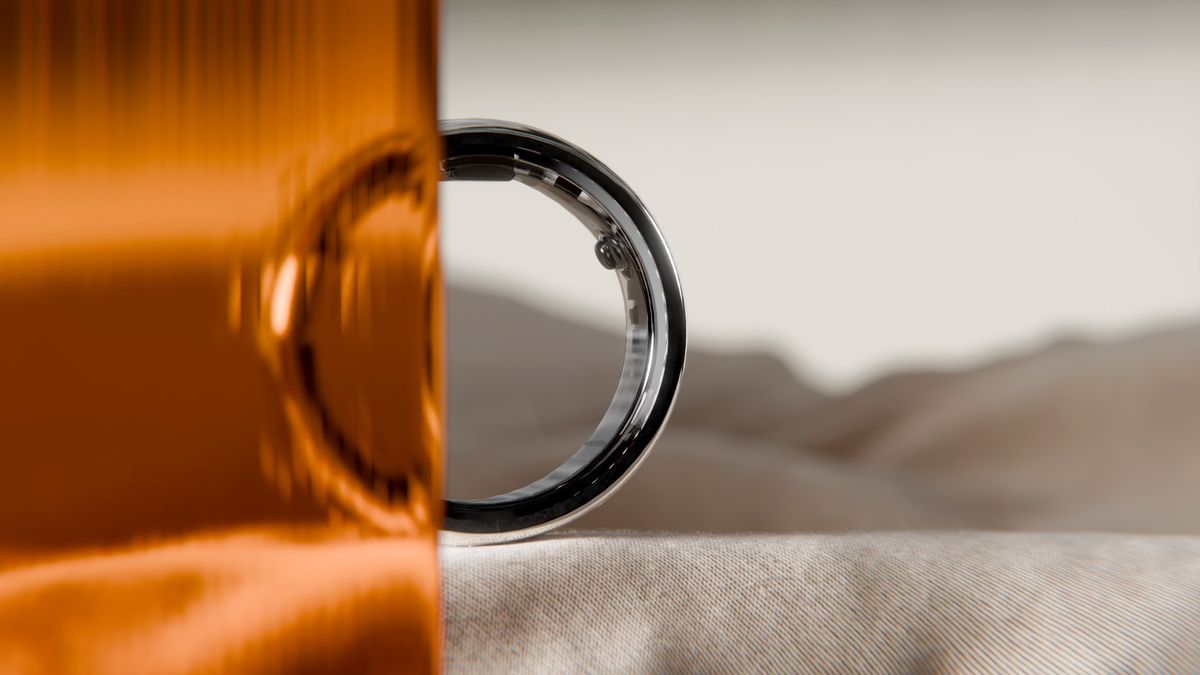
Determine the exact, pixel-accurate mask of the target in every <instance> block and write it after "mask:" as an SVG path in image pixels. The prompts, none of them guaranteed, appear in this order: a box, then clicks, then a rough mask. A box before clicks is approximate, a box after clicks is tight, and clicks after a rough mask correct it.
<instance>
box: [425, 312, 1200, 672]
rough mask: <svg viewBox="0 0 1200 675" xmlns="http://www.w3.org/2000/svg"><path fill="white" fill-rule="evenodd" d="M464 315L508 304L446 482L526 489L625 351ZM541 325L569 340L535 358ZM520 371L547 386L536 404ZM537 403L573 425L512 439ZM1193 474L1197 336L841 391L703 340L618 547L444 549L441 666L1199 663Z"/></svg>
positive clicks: (561, 330) (781, 668) (624, 507)
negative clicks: (589, 385)
mask: <svg viewBox="0 0 1200 675" xmlns="http://www.w3.org/2000/svg"><path fill="white" fill-rule="evenodd" d="M452 299H453V300H454V301H455V302H452V304H451V310H452V312H453V311H454V310H455V308H456V306H457V310H458V312H459V315H458V317H457V319H458V322H459V325H462V324H463V323H466V322H468V321H469V320H470V318H471V317H472V316H482V315H486V314H487V312H489V311H491V312H494V313H495V316H494V317H493V318H494V319H495V320H493V321H492V322H491V323H490V324H489V330H490V331H491V334H492V335H494V336H495V337H496V339H495V340H494V341H492V342H491V343H489V345H488V347H487V350H485V351H482V352H481V353H480V354H478V355H477V356H475V357H474V358H473V357H472V354H471V353H470V352H469V351H468V350H467V349H466V348H465V347H466V346H467V345H462V346H460V347H459V348H458V349H456V350H452V353H456V354H459V355H460V357H462V358H465V359H466V363H463V364H460V365H461V366H462V369H461V371H460V376H461V377H462V378H463V379H462V380H460V381H458V382H455V381H454V379H453V378H452V381H451V385H452V386H451V391H454V390H455V389H456V388H457V389H459V390H463V389H465V388H467V387H470V390H469V397H468V398H466V399H460V400H459V401H458V403H459V408H458V409H459V411H460V415H459V417H458V418H457V419H458V421H459V422H460V423H461V424H462V426H458V427H456V426H455V425H454V423H455V420H454V419H452V421H451V422H452V423H451V434H452V439H453V435H454V433H455V432H456V429H458V430H461V429H463V428H464V427H465V428H467V429H469V430H470V432H471V433H472V434H473V438H472V439H470V440H474V441H476V442H474V443H458V444H452V445H453V446H454V447H455V450H456V452H458V453H459V454H458V455H457V456H454V455H452V457H451V460H452V462H451V463H452V466H451V471H450V477H451V482H452V485H453V484H454V483H456V482H457V483H458V489H459V490H460V491H461V492H463V493H466V494H480V493H482V492H485V491H486V489H487V487H488V486H490V485H491V484H492V483H494V482H495V481H496V480H497V479H498V478H499V479H506V480H509V481H510V484H509V485H508V486H509V487H511V486H512V483H511V482H515V481H518V479H519V478H522V477H524V478H528V477H529V476H530V475H532V474H533V473H536V471H537V470H538V469H541V468H545V467H547V466H548V465H552V464H553V462H554V461H555V460H556V459H557V458H561V457H562V456H563V453H564V448H570V447H572V444H573V443H574V444H577V443H578V442H579V440H581V439H583V438H585V437H586V436H587V434H588V432H589V431H590V425H591V424H594V422H595V419H596V417H597V413H596V411H597V410H599V409H602V406H603V405H604V395H605V394H606V393H607V392H604V391H603V390H600V391H597V392H594V393H593V392H591V391H590V390H584V389H583V388H582V387H579V386H578V385H577V383H578V382H581V381H582V382H587V381H590V380H591V379H594V378H596V377H599V375H597V374H596V373H597V372H600V373H603V372H609V370H611V372H615V368H616V366H615V365H613V364H612V363H605V362H604V361H603V359H602V358H601V356H600V355H603V356H607V355H608V354H610V353H611V351H612V350H611V345H612V342H611V341H606V340H605V336H604V335H602V334H599V333H596V332H594V331H590V330H587V329H584V328H581V327H578V326H570V325H567V324H562V323H555V322H548V321H546V320H545V319H544V317H538V316H537V315H533V314H530V313H528V312H527V311H525V310H523V309H522V308H520V307H519V306H516V305H500V304H497V303H496V302H495V301H493V300H488V299H486V298H483V297H475V296H463V295H461V294H460V295H459V296H456V297H454V298H452ZM502 317H503V318H505V320H501V318H502ZM453 318H454V317H453V315H452V319H453ZM452 327H453V326H452ZM522 329H523V330H526V331H536V332H537V333H538V334H540V335H544V336H546V338H547V339H546V344H553V345H567V347H557V348H554V349H540V350H536V351H535V350H530V349H528V348H527V347H526V346H525V343H524V342H523V341H522V340H521V339H519V335H520V334H521V333H520V331H521V330H522ZM454 335H455V333H454V332H453V331H452V332H451V336H452V340H453V339H454ZM617 346H618V348H619V344H618V345H617ZM580 353H583V354H589V355H597V356H593V357H592V358H589V359H585V360H581V359H579V357H578V354H580ZM618 354H619V349H618ZM487 364H491V370H490V371H489V370H488V369H487V367H486V366H487ZM451 365H452V366H453V365H454V364H453V363H452V364H451ZM604 369H609V370H604ZM481 373H484V374H490V375H491V376H492V377H491V379H488V378H486V377H485V378H481V377H480V374H481ZM522 373H526V374H535V375H528V376H527V377H529V378H530V379H534V378H536V383H537V385H538V386H537V387H533V388H530V387H514V385H513V382H514V381H519V380H518V379H516V378H515V377H514V374H522ZM454 374H455V372H454V370H453V369H452V376H453V375H454ZM468 375H470V376H471V379H470V380H469V381H468V380H467V379H466V377H467V376H468ZM514 389H516V390H518V391H519V392H521V393H522V394H523V395H525V396H527V397H528V398H527V399H521V398H520V397H518V396H516V395H515V394H514ZM572 391H578V392H579V393H578V394H577V395H571V396H564V395H563V392H572ZM497 408H501V409H504V410H505V411H507V412H506V413H505V414H502V415H493V416H489V415H488V411H494V410H496V409H497ZM528 410H545V411H553V412H552V414H551V415H550V416H548V417H546V418H544V424H543V425H541V426H540V427H536V428H534V429H533V430H532V431H530V430H529V429H528V428H527V427H528V425H526V428H523V429H517V428H515V425H516V422H515V421H514V420H521V419H527V418H528V415H527V414H526V415H524V416H522V415H521V412H522V411H528ZM452 412H453V409H452ZM473 450H474V452H472V451H473ZM1198 482H1200V330H1198V329H1196V328H1179V329H1176V330H1167V331H1160V332H1158V333H1155V334H1149V335H1145V336H1142V337H1137V338H1133V339H1128V340H1123V341H1116V342H1111V343H1104V344H1094V343H1087V342H1082V341H1071V342H1062V343H1060V344H1057V345H1055V346H1053V347H1052V348H1049V349H1044V350H1038V351H1034V352H1031V353H1027V354H1015V355H1012V356H1010V357H1008V358H1005V359H1001V360H998V361H996V362H994V363H991V364H988V365H985V366H983V367H979V368H974V369H970V370H963V371H958V372H908V373H900V374H897V375H895V376H893V377H889V378H886V379H884V380H881V381H879V382H877V383H875V384H872V385H870V386H867V387H864V388H863V389H861V390H859V391H856V392H852V393H850V394H847V395H844V396H824V395H822V394H821V393H819V392H817V391H814V390H813V389H812V388H810V387H808V386H806V385H805V384H804V382H803V381H802V380H801V379H799V378H797V377H795V376H793V375H792V374H791V373H789V372H788V370H787V369H786V368H784V367H783V366H782V364H781V363H780V362H778V361H777V360H775V359H773V358H771V357H769V356H765V355H741V356H729V355H724V356H723V355H716V354H711V353H706V352H704V351H694V352H693V353H692V355H691V360H690V363H689V366H688V372H687V375H686V379H685V385H684V389H683V392H682V395H681V398H680V401H679V404H678V406H677V408H676V411H675V415H674V417H673V418H672V421H671V425H670V427H669V430H668V431H667V433H666V434H665V435H664V436H663V438H662V440H661V441H660V443H659V445H658V446H657V447H656V448H655V450H654V452H653V453H652V455H651V457H650V458H649V460H648V461H647V462H646V464H645V465H644V467H643V468H642V469H641V470H640V471H639V473H638V474H637V475H636V476H635V477H634V478H633V479H632V480H631V481H630V482H629V483H628V484H627V485H626V487H625V488H623V489H622V491H621V492H620V493H619V494H617V495H616V496H615V497H614V498H613V499H612V500H611V501H610V502H609V503H607V504H605V505H604V506H603V507H602V508H600V509H598V510H597V511H595V512H593V513H592V514H589V515H588V516H587V517H586V518H584V519H583V520H582V521H580V526H581V527H584V528H613V529H614V530H624V532H620V531H618V532H612V531H610V532H608V533H603V532H591V533H587V534H569V533H568V534H561V535H557V536H554V537H552V538H549V539H546V540H542V541H535V542H526V543H521V544H514V545H506V546H499V547H491V548H483V549H471V550H446V551H444V552H443V561H444V588H445V604H446V636H447V642H446V644H447V649H446V657H447V659H448V661H447V663H448V667H449V670H450V671H451V672H462V673H479V672H613V673H625V672H728V673H733V672H738V673H740V672H881V673H890V672H998V673H1008V672H1037V673H1044V672H1099V673H1107V672H1150V673H1156V672H1200V536H1197V535H1200V489H1197V487H1196V486H1197V483H1198ZM629 530H642V531H645V530H660V531H661V530H671V531H675V532H685V533H686V532H690V533H693V534H635V533H630V532H628V531H629ZM997 530H1004V531H1007V532H997ZM745 532H765V533H777V534H764V535H747V534H741V533H745ZM712 533H725V534H712ZM1162 535H1175V536H1162Z"/></svg>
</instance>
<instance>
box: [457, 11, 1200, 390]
mask: <svg viewBox="0 0 1200 675" xmlns="http://www.w3.org/2000/svg"><path fill="white" fill-rule="evenodd" d="M958 5H963V6H958ZM1043 5H1046V6H1043ZM442 116H443V117H497V118H506V119H513V120H518V121H521V122H525V123H529V124H532V125H535V126H539V127H542V128H545V129H547V130H550V131H552V132H554V133H557V134H559V135H561V136H564V137H565V138H568V139H569V140H572V141H574V142H576V143H578V144H579V145H581V146H583V147H584V148H586V149H588V150H589V151H591V152H592V153H594V154H596V155H597V156H599V157H600V158H601V159H602V160H603V161H605V162H606V163H608V164H609V165H610V166H611V167H613V168H614V169H615V170H616V171H617V172H618V173H620V174H621V175H622V176H623V177H624V178H626V180H628V181H629V182H630V183H631V184H632V185H633V186H634V188H635V189H637V190H638V192H639V193H640V194H641V195H642V196H643V198H644V199H645V201H646V202H647V204H648V205H649V206H650V208H651V210H653V211H654V212H655V214H656V216H657V218H658V220H659V223H660V225H661V226H662V227H663V228H664V230H665V232H666V234H667V237H668V240H669V241H670V243H671V244H672V247H673V249H674V251H675V255H676V258H677V260H678V263H679V266H680V271H681V274H682V276H683V282H684V289H685V292H686V294H687V299H688V305H689V310H690V322H691V327H692V330H693V333H694V335H695V337H696V340H697V341H698V342H700V343H702V344H708V345H720V346H729V347H739V348H740V347H763V348H770V349H773V350H776V351H778V352H780V353H782V354H784V355H785V356H786V357H787V358H788V359H789V361H790V362H791V363H792V364H793V365H795V366H796V368H797V369H798V370H800V371H801V372H802V373H804V374H805V375H806V376H809V377H813V378H815V379H816V380H817V381H818V382H821V383H823V384H826V385H828V386H833V387H846V386H850V385H852V384H854V383H856V382H859V381H861V380H863V379H864V378H867V377H870V376H872V375H875V374H878V373H880V372H882V371H885V370H888V369H892V368H895V367H898V366H908V365H917V364H933V365H951V364H956V363H964V362H970V361H973V360H976V359H980V358H984V357H986V356H989V355H992V354H994V353H996V352H997V351H998V350H999V351H1007V350H1011V349H1014V348H1023V347H1026V346H1031V345H1035V344H1038V343H1040V342H1042V341H1045V340H1047V339H1051V338H1054V337H1058V336H1060V335H1063V334H1065V333H1071V334H1079V333H1082V334H1086V335H1100V336H1107V335H1113V334H1121V333H1125V332H1129V331H1135V330H1140V329H1144V328H1148V327H1151V326H1153V325H1156V324H1160V323H1163V322H1172V321H1179V320H1185V319H1188V318H1192V317H1195V316H1196V314H1197V311H1198V310H1200V3H1165V2H1142V3H1115V2H1114V3H1084V2H1079V3H1005V2H998V1H997V2H991V3H969V6H967V4H966V3H949V2H932V3H931V2H922V3H884V2H879V3H862V2H856V3H802V2H801V3H796V2H764V1H763V0H754V1H749V2H730V3H712V2H677V1H675V2H579V1H577V0H576V1H568V2H529V1H520V0H448V1H447V2H446V3H445V23H444V42H443V71H442ZM520 189H521V188H519V187H517V186H515V185H498V186H497V185H486V186H484V185H479V184H475V185H456V186H452V187H451V188H450V189H449V190H447V191H446V192H445V193H444V195H445V203H444V213H445V219H444V221H443V222H444V227H443V231H444V237H445V251H446V253H445V255H446V262H447V268H448V270H449V274H450V277H451V279H452V280H459V281H466V282H468V283H471V284H473V285H477V286H480V285H482V286H486V287H487V288H490V289H493V290H500V291H502V292H506V293H509V294H513V295H517V296H520V297H523V298H525V299H527V300H530V301H532V302H534V303H536V304H538V305H540V306H543V307H547V308H550V309H552V310H554V311H557V312H560V313H563V314H565V315H568V316H571V317H575V318H582V319H585V320H587V321H590V322H596V323H601V324H608V325H611V326H614V327H615V326H618V325H619V322H620V313H619V311H620V309H619V301H618V295H617V291H616V284H615V281H613V280H612V279H611V278H609V274H608V273H606V272H604V271H603V270H602V269H601V268H600V267H599V265H597V264H595V263H594V261H593V259H592V258H591V253H590V245H589V240H588V237H587V235H586V234H585V233H584V232H583V230H582V228H580V227H578V226H574V225H572V224H571V221H570V217H569V216H567V215H566V214H565V212H561V211H559V210H558V207H556V206H554V205H553V204H551V203H550V202H549V201H548V200H546V201H544V203H543V199H544V198H541V197H539V196H537V195H536V194H533V193H532V191H530V192H529V193H528V194H523V193H521V192H519V190H520Z"/></svg>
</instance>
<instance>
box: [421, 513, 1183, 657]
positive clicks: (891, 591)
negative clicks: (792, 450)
mask: <svg viewBox="0 0 1200 675" xmlns="http://www.w3.org/2000/svg"><path fill="white" fill-rule="evenodd" d="M443 560H444V564H445V602H446V644H447V647H448V648H447V654H446V657H447V671H448V672H461V673H488V672H497V673H501V672H546V673H551V672H553V673H581V672H611V673H670V672H678V673H746V672H764V673H788V672H808V673H815V672H855V673H867V672H870V673H916V672H941V673H944V672H998V673H1012V672H1039V673H1066V672H1097V673H1111V672H1146V673H1183V672H1196V670H1197V668H1200V639H1198V636H1197V630H1198V629H1197V626H1200V539H1197V538H1194V537H1153V536H1132V535H1103V534H1082V535H1080V534H1054V535H1050V534H1021V533H1009V534H997V533H970V532H951V533H943V534H934V533H917V532H904V533H901V532H897V533H887V534H856V535H717V536H712V535H664V534H634V533H605V534H600V533H565V534H561V535H556V536H552V537H549V538H546V539H543V540H540V541H534V542H528V543H524V544H511V545H504V546H495V547H487V548H479V549H449V550H445V551H444V553H443Z"/></svg>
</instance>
